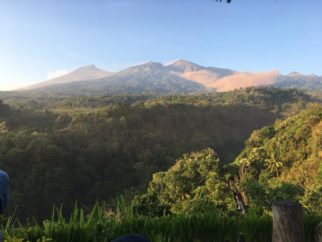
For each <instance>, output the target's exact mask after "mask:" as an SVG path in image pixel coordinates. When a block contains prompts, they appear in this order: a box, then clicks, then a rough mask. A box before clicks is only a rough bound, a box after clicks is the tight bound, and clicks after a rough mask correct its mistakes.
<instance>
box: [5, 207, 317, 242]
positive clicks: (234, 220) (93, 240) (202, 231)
mask: <svg viewBox="0 0 322 242" xmlns="http://www.w3.org/2000/svg"><path fill="white" fill-rule="evenodd" d="M321 220H322V217H319V216H313V215H311V216H306V217H305V233H306V240H307V242H313V241H314V236H315V235H314V233H315V228H316V226H317V224H318V223H319V222H320V221H321ZM17 227H18V228H17ZM3 229H4V230H5V238H6V239H5V241H8V242H26V241H30V242H109V241H111V240H112V239H114V238H115V237H117V236H121V235H125V234H131V233H140V234H143V235H145V236H147V237H148V238H149V239H150V240H151V241H153V242H169V241H171V242H172V241H173V242H213V241H216V242H226V241H231V242H235V241H237V238H238V236H239V234H240V233H243V234H244V236H245V238H246V241H247V242H270V241H271V239H272V219H271V217H270V216H261V217H256V216H252V215H247V216H242V217H227V216H223V215H220V214H212V213H209V214H200V215H176V216H163V217H160V218H152V217H140V216H135V215H133V213H132V212H131V211H130V210H128V211H123V212H118V213H116V214H112V215H111V214H108V213H107V212H106V210H105V209H103V208H102V207H100V206H98V205H97V206H95V207H94V208H93V210H92V212H91V213H90V214H88V215H85V214H84V211H83V210H82V209H78V208H75V209H74V212H73V213H72V215H71V216H70V218H68V219H66V218H65V217H63V216H62V213H61V210H56V212H54V213H53V215H52V218H51V219H50V220H46V221H43V222H42V223H35V224H34V225H29V226H22V225H19V223H18V224H17V223H13V222H12V221H10V219H9V221H8V223H7V225H6V226H5V228H3Z"/></svg>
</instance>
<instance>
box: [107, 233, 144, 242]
mask: <svg viewBox="0 0 322 242" xmlns="http://www.w3.org/2000/svg"><path fill="white" fill-rule="evenodd" d="M111 242H150V241H149V240H148V239H147V238H145V237H144V236H142V235H139V234H133V235H126V236H123V237H118V238H116V239H114V240H112V241H111Z"/></svg>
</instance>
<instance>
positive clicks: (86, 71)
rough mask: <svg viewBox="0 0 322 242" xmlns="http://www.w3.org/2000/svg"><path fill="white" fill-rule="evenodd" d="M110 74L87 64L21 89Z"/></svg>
mask: <svg viewBox="0 0 322 242" xmlns="http://www.w3.org/2000/svg"><path fill="white" fill-rule="evenodd" d="M110 75H112V73H110V72H107V71H103V70H101V69H98V68H97V67H96V66H95V65H88V66H83V67H80V68H78V69H76V70H74V71H72V72H70V73H68V74H67V75H63V76H59V77H56V78H53V79H50V80H47V81H44V82H40V83H37V84H35V85H31V86H28V87H25V88H22V90H33V89H40V88H42V89H45V88H47V87H49V88H50V87H51V86H53V85H58V84H67V83H73V82H78V81H90V80H95V79H99V78H103V77H107V76H110Z"/></svg>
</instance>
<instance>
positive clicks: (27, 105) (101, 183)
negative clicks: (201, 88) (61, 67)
mask: <svg viewBox="0 0 322 242" xmlns="http://www.w3.org/2000/svg"><path fill="white" fill-rule="evenodd" d="M5 100H6V103H8V104H9V105H8V104H5V103H3V102H0V168H1V169H4V170H6V171H7V172H8V173H9V174H10V176H11V185H12V187H11V188H12V199H11V203H10V206H11V207H10V208H9V210H8V213H9V214H13V213H15V216H16V217H17V218H19V220H20V221H22V223H21V224H20V223H18V222H12V220H10V219H9V222H8V223H7V226H6V236H7V238H8V241H26V240H29V241H32V242H33V241H39V242H45V241H58V242H60V241H80V242H82V241H110V240H111V239H112V238H114V237H116V236H118V235H122V234H127V233H133V232H137V233H142V234H145V235H147V236H148V237H150V238H151V239H152V240H153V241H193V240H194V241H214V239H217V240H216V241H225V240H227V239H230V240H232V241H234V240H235V239H236V237H237V236H238V233H240V232H242V233H244V234H245V237H246V239H247V241H259V238H260V239H261V240H260V241H270V240H271V217H270V216H271V212H270V211H271V203H272V201H274V200H283V199H287V200H296V201H300V202H301V203H302V205H303V206H304V208H305V212H306V220H305V226H306V227H305V229H306V233H307V238H308V241H313V236H314V228H315V226H316V225H317V224H318V222H319V221H320V220H321V216H322V210H321V204H322V200H321V198H322V187H321V184H322V164H321V160H322V145H321V144H322V132H321V130H322V107H321V104H320V103H318V102H319V99H318V96H314V97H312V96H309V95H307V94H304V93H302V92H299V91H297V90H279V89H275V88H263V89H255V88H248V89H241V90H236V91H233V92H227V93H218V94H202V95H186V96H181V95H178V96H164V97H151V96H115V97H111V96H109V97H107V96H104V97H103V96H98V97H64V96H57V97H48V98H45V97H37V98H35V99H32V98H31V97H24V98H21V99H19V100H18V99H16V98H12V97H6V98H5ZM314 101H315V102H316V103H315V104H313V102H314ZM245 140H246V142H245ZM149 181H150V182H149ZM121 194H126V196H125V198H124V199H125V201H127V202H129V203H128V204H127V203H126V202H124V201H122V204H123V205H122V206H121V208H120V206H118V207H117V203H118V202H117V201H116V200H115V199H116V197H117V196H119V195H121ZM75 201H78V204H79V207H81V208H74V204H75ZM97 202H99V204H102V202H106V204H105V205H104V206H103V205H100V206H99V205H96V206H95V207H94V209H90V207H92V206H93V205H94V204H96V203H97ZM238 202H240V204H242V207H243V208H244V209H245V211H246V214H244V215H241V214H240V212H238V211H237V209H236V208H237V207H238V208H240V206H241V205H240V204H238ZM55 204H56V205H58V206H60V205H61V204H63V206H62V208H61V209H59V210H57V211H56V212H55V213H54V214H53V215H52V218H51V219H50V220H46V218H48V217H50V215H49V214H50V211H51V209H52V207H53V206H54V205H55ZM124 204H127V205H124ZM237 205H238V206H237ZM73 209H74V212H73V213H72V215H71V216H70V218H68V214H70V213H71V211H73ZM14 211H15V212H14ZM32 217H34V218H36V220H35V221H33V219H31V218H32ZM27 218H28V219H27ZM25 221H27V222H25ZM36 221H43V222H36ZM17 227H18V228H17Z"/></svg>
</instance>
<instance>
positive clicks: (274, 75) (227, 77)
mask: <svg viewBox="0 0 322 242" xmlns="http://www.w3.org/2000/svg"><path fill="white" fill-rule="evenodd" d="M254 86H255V87H256V86H274V87H281V88H298V89H304V90H308V91H317V90H322V77H321V76H317V75H303V74H299V73H290V74H288V75H281V74H279V73H278V72H277V71H275V70H273V71H268V72H260V73H251V72H241V71H235V70H231V69H225V68H217V67H204V66H201V65H198V64H195V63H192V62H189V61H186V60H177V61H175V62H173V63H171V64H168V65H163V64H161V63H157V62H147V63H145V64H142V65H138V66H133V67H129V68H127V69H125V70H122V71H119V72H116V73H111V72H106V71H103V70H100V69H98V68H96V67H95V66H94V65H89V66H84V67H81V68H79V69H77V70H75V71H73V72H71V73H69V74H67V75H64V76H61V77H57V78H54V79H51V80H47V81H44V82H41V83H38V84H35V85H32V86H29V87H27V88H24V89H22V90H19V91H24V92H29V93H41V92H42V93H47V94H64V95H115V94H179V93H180V94H186V93H199V92H209V91H217V92H223V91H231V90H235V89H239V88H246V87H254Z"/></svg>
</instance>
